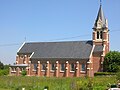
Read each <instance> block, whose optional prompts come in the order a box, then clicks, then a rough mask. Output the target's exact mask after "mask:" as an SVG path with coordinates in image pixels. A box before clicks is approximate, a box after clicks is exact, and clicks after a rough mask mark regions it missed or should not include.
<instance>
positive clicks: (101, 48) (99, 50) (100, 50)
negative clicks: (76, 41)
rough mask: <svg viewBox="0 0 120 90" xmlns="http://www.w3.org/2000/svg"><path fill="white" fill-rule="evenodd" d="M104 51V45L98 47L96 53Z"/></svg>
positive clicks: (95, 49)
mask: <svg viewBox="0 0 120 90" xmlns="http://www.w3.org/2000/svg"><path fill="white" fill-rule="evenodd" d="M102 51H103V46H102V45H96V46H95V48H94V52H102Z"/></svg>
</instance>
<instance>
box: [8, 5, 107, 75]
mask: <svg viewBox="0 0 120 90" xmlns="http://www.w3.org/2000/svg"><path fill="white" fill-rule="evenodd" d="M92 36H93V37H92V40H88V41H64V42H25V43H23V45H22V46H21V47H20V48H19V50H18V52H17V56H16V64H15V65H11V66H10V75H16V76H19V75H21V72H22V70H26V71H27V76H41V77H43V76H45V77H83V76H89V77H93V76H94V73H95V72H101V71H103V67H102V66H103V61H104V56H105V55H106V53H108V52H109V30H108V22H107V19H106V18H105V16H104V13H103V10H102V6H101V5H100V8H99V11H98V15H97V18H96V20H95V23H94V26H93V33H92Z"/></svg>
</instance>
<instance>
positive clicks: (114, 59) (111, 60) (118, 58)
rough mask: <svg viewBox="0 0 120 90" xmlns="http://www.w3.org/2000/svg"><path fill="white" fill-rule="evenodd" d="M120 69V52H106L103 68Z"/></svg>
mask: <svg viewBox="0 0 120 90" xmlns="http://www.w3.org/2000/svg"><path fill="white" fill-rule="evenodd" d="M119 69H120V52H118V51H110V52H109V53H108V54H106V56H105V58H104V62H103V70H104V71H107V72H118V70H119Z"/></svg>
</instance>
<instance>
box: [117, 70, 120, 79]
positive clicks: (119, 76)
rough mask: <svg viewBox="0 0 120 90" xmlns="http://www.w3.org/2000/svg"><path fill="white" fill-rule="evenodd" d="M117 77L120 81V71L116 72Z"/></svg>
mask: <svg viewBox="0 0 120 90" xmlns="http://www.w3.org/2000/svg"><path fill="white" fill-rule="evenodd" d="M116 79H117V80H119V81H120V72H118V73H117V74H116Z"/></svg>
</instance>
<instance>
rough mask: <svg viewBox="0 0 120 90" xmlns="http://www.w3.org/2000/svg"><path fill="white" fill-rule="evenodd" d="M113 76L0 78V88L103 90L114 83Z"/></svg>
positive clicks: (114, 78) (18, 89)
mask: <svg viewBox="0 0 120 90" xmlns="http://www.w3.org/2000/svg"><path fill="white" fill-rule="evenodd" d="M116 81H117V80H116V77H115V76H109V77H105V76H100V77H94V78H85V77H83V78H55V77H51V78H46V77H27V76H24V77H23V76H20V77H16V76H0V88H3V89H9V90H22V88H23V87H24V88H25V90H44V87H45V86H47V87H49V90H105V89H106V88H107V85H108V84H109V83H116ZM90 87H91V89H90Z"/></svg>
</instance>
